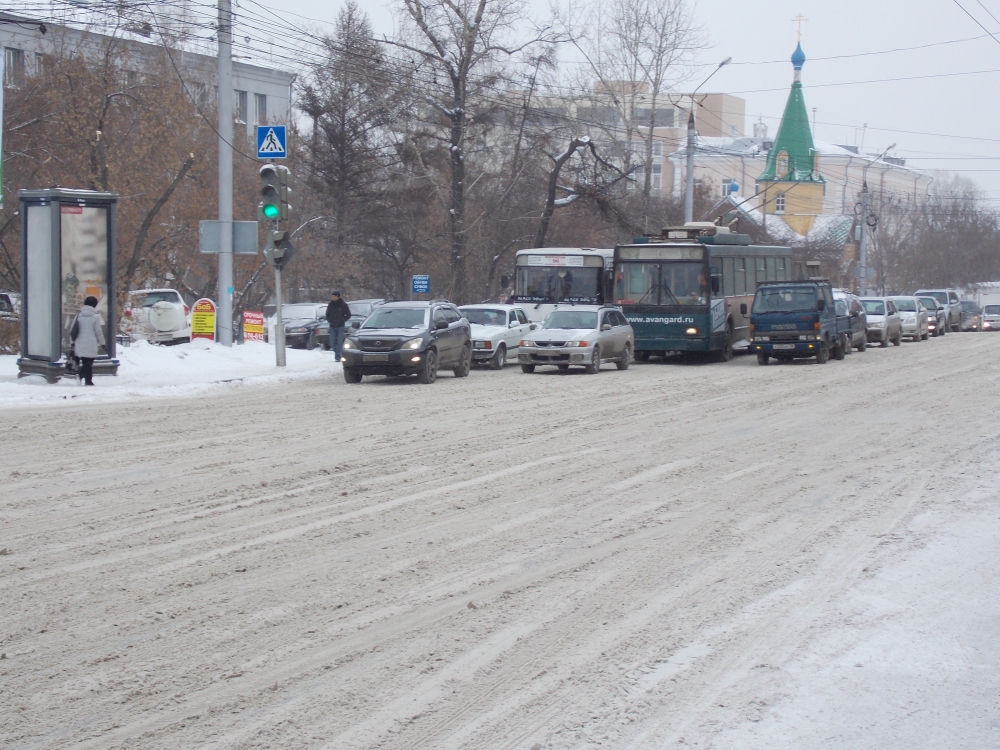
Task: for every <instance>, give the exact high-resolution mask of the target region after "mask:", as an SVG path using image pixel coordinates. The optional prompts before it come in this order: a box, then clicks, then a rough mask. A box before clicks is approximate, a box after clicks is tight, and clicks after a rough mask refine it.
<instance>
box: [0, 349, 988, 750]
mask: <svg viewBox="0 0 1000 750" xmlns="http://www.w3.org/2000/svg"><path fill="white" fill-rule="evenodd" d="M998 380H1000V337H996V336H990V335H985V334H982V335H980V334H962V335H949V336H946V337H945V338H943V339H938V340H933V341H930V342H922V343H919V344H904V345H903V346H902V347H899V348H896V347H890V348H889V349H887V350H881V349H870V350H869V351H868V352H866V353H864V354H857V353H855V354H852V355H851V356H849V357H848V358H847V359H846V361H844V362H830V363H829V364H827V365H824V366H818V365H815V364H812V363H806V362H803V363H798V364H793V365H781V366H773V365H772V366H769V367H759V366H758V365H757V363H756V360H755V359H752V358H750V357H742V358H738V359H737V360H735V361H734V362H732V363H730V364H727V365H715V364H713V365H701V366H699V365H679V364H663V363H650V364H644V365H643V364H637V365H634V366H633V368H632V369H630V370H629V371H627V372H618V371H617V370H615V369H613V367H612V366H606V367H605V369H603V370H602V372H601V373H600V374H599V375H597V376H587V375H584V374H583V373H582V372H569V373H556V372H551V373H550V372H540V373H539V374H535V375H531V376H529V375H523V374H522V373H521V372H520V371H519V370H518V369H516V368H508V369H507V370H505V371H504V372H501V373H497V372H491V371H486V370H478V371H473V373H472V375H471V376H470V377H469V378H468V379H466V380H458V379H454V378H452V377H451V376H450V374H445V375H443V376H442V377H441V379H439V381H438V382H437V383H436V384H434V385H432V386H421V385H419V384H417V383H416V382H412V381H403V382H394V381H392V380H389V379H385V378H373V379H371V380H369V379H366V380H365V382H363V383H362V384H360V385H357V386H348V385H346V384H345V383H344V382H343V379H342V377H340V374H339V371H336V372H333V373H332V374H330V375H328V376H323V377H317V376H311V377H310V378H306V379H300V380H283V381H277V382H272V381H266V380H265V381H263V382H261V383H259V384H256V385H253V384H250V385H247V384H243V385H240V386H239V387H236V386H234V387H225V386H219V387H217V388H213V389H211V390H210V391H207V392H204V393H199V394H195V397H190V396H184V397H177V398H170V397H165V396H163V395H161V396H159V397H157V398H155V399H142V398H137V399H133V400H131V401H127V402H113V401H112V402H104V403H100V402H97V403H87V404H74V403H65V405H60V406H52V405H51V404H49V403H48V402H47V405H46V406H45V407H44V408H40V407H38V406H32V405H23V404H22V405H18V406H16V407H5V408H4V409H3V410H2V411H0V424H2V425H3V432H2V434H3V439H4V450H3V458H2V461H0V478H2V481H3V485H2V486H3V492H2V498H0V603H2V606H0V652H2V653H3V657H2V658H0V716H3V720H2V721H0V747H4V748H12V749H13V748H18V749H20V748H63V747H74V748H81V749H83V748H95V749H96V748H101V749H104V748H124V747H137V748H144V749H145V748H157V749H159V748H164V749H165V748H180V747H198V748H282V749H283V750H291V749H293V748H329V749H330V750H334V749H336V750H340V749H342V748H375V747H380V748H393V749H396V748H399V749H402V748H434V749H435V750H437V749H441V750H444V749H447V748H476V749H482V748H491V749H492V748H519V749H521V750H530V749H531V748H535V747H538V748H594V747H611V748H642V749H643V750H645V749H646V748H657V749H662V748H676V747H690V746H694V747H702V748H708V747H712V748H727V749H728V748H734V749H735V748H748V749H749V748H768V749H769V750H773V749H775V748H789V749H791V748H796V749H801V748H844V749H845V750H846V748H852V749H854V748H869V747H870V748H880V749H884V748H896V747H898V748H907V750H912V749H913V748H940V747H955V748H958V747H961V748H980V747H982V748H987V747H989V748H995V747H997V746H998V745H1000V699H998V696H1000V605H998V603H997V602H998V601H1000V595H998V594H1000V592H998V577H1000V572H998V571H1000V503H998V500H1000V462H998V460H997V459H998V457H1000V450H998V448H997V446H998V444H1000V441H998V437H1000V424H998V422H997V418H996V414H997V412H998V406H1000V394H998V388H997V385H998Z"/></svg>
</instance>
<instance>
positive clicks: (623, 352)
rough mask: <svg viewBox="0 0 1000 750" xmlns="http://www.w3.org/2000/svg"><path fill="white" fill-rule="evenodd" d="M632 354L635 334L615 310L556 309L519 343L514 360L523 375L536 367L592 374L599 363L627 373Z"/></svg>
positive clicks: (593, 308) (596, 307)
mask: <svg viewBox="0 0 1000 750" xmlns="http://www.w3.org/2000/svg"><path fill="white" fill-rule="evenodd" d="M634 352H635V333H634V332H633V331H632V326H631V325H630V324H629V322H628V321H627V320H625V316H624V315H622V314H621V312H620V311H619V310H616V309H614V308H611V307H600V306H598V305H566V306H560V307H557V308H556V309H555V310H553V311H552V312H551V313H549V315H548V317H547V318H545V321H544V322H543V323H542V325H541V327H540V328H538V329H536V330H534V331H532V332H531V333H529V334H528V335H526V336H525V337H524V338H523V339H521V341H520V342H519V346H518V352H517V361H518V362H519V363H520V365H521V370H522V371H524V372H534V371H535V368H536V367H538V366H539V365H553V366H555V367H558V368H559V369H560V370H568V369H569V368H570V366H578V367H583V368H584V370H586V372H588V373H590V374H593V373H596V372H597V371H598V370H600V369H601V363H602V362H614V363H615V364H616V365H617V366H618V369H619V370H627V369H628V366H629V365H630V364H631V363H632V355H633V353H634Z"/></svg>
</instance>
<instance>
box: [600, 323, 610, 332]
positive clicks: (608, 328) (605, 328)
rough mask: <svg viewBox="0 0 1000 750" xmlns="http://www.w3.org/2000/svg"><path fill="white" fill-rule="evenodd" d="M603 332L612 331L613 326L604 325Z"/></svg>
mask: <svg viewBox="0 0 1000 750" xmlns="http://www.w3.org/2000/svg"><path fill="white" fill-rule="evenodd" d="M601 330H602V331H610V330H611V324H610V323H605V324H604V325H602V326H601Z"/></svg>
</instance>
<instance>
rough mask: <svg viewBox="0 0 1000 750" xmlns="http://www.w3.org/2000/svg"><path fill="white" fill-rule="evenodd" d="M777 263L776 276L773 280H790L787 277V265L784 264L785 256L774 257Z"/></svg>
mask: <svg viewBox="0 0 1000 750" xmlns="http://www.w3.org/2000/svg"><path fill="white" fill-rule="evenodd" d="M775 261H776V262H777V265H778V277H777V278H776V279H775V281H791V279H790V278H789V275H790V274H789V273H788V267H787V265H786V264H785V258H775Z"/></svg>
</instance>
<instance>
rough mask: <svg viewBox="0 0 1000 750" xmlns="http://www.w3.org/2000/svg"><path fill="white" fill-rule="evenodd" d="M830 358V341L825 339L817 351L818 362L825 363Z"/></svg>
mask: <svg viewBox="0 0 1000 750" xmlns="http://www.w3.org/2000/svg"><path fill="white" fill-rule="evenodd" d="M829 359H830V342H829V341H824V342H823V343H821V344H820V345H819V349H818V350H817V351H816V364H818V365H825V364H826V363H827V361H828V360H829Z"/></svg>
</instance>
